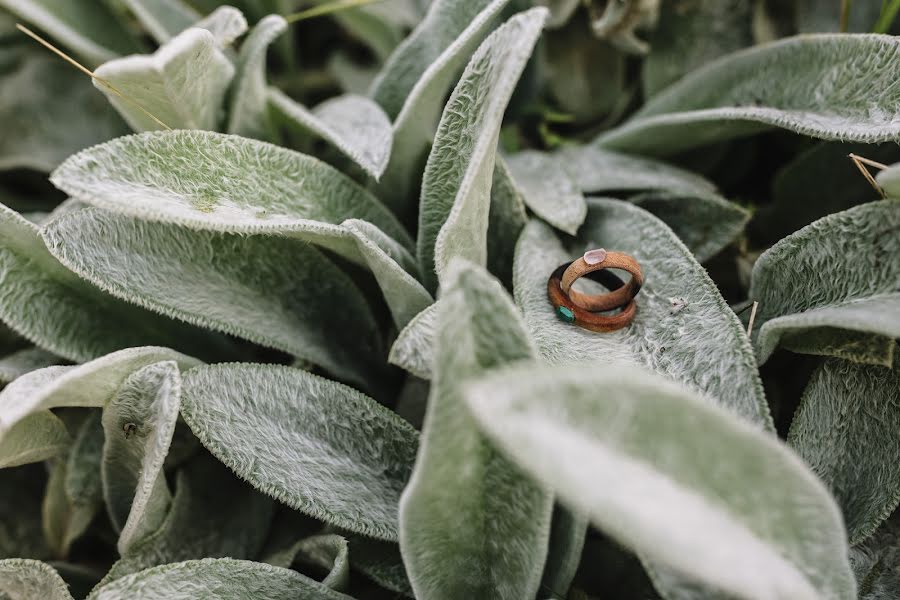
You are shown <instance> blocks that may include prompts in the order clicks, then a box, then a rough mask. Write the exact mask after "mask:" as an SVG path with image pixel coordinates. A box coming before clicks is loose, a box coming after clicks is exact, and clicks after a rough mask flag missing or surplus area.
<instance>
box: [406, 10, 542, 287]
mask: <svg viewBox="0 0 900 600" xmlns="http://www.w3.org/2000/svg"><path fill="white" fill-rule="evenodd" d="M546 17H547V11H546V9H544V8H535V9H532V10H529V11H527V12H524V13H520V14H518V15H516V16H514V17H512V18H511V19H510V20H509V21H507V22H506V23H505V24H503V25H502V26H501V27H500V28H498V29H497V30H496V31H495V32H494V33H492V34H491V35H490V36H488V38H487V39H486V40H485V41H484V42H483V43H482V45H481V46H479V48H478V50H477V51H476V52H475V54H474V55H473V56H472V59H471V60H470V61H469V64H468V66H466V70H465V71H464V72H463V74H462V77H461V78H460V80H459V83H457V84H456V88H455V89H454V90H453V93H452V94H451V96H450V100H449V101H448V102H447V105H446V106H445V107H444V114H443V115H442V116H441V122H440V124H439V125H438V131H437V134H436V135H435V140H434V145H433V146H432V149H431V154H430V155H429V156H428V163H427V165H426V166H425V174H424V176H423V181H422V197H421V203H420V207H419V237H418V240H417V243H418V248H417V250H418V258H419V265H420V267H421V269H422V277H423V280H424V282H425V283H426V287H428V288H430V289H432V290H434V289H437V285H438V280H439V279H440V276H441V274H442V273H443V272H444V271H445V270H446V268H447V265H448V264H449V262H450V260H451V259H453V258H455V257H459V258H465V259H467V260H471V261H473V262H475V263H476V264H481V265H484V264H486V261H487V226H488V213H489V210H490V188H491V181H492V177H493V173H494V162H495V154H496V151H497V139H498V136H499V134H500V124H501V121H502V119H503V113H504V111H505V110H506V106H507V103H508V102H509V98H510V96H511V95H512V92H513V88H514V87H515V84H516V82H517V81H518V79H519V76H520V75H521V73H522V70H523V69H524V68H525V63H526V62H527V60H528V58H529V56H530V55H531V51H532V49H533V47H534V44H535V43H536V41H537V38H538V36H539V35H540V32H541V28H542V27H543V24H544V20H545V19H546Z"/></svg>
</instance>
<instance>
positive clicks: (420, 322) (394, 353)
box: [388, 302, 440, 379]
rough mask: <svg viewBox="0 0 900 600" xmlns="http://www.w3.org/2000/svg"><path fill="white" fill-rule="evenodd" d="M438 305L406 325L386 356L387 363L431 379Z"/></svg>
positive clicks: (432, 306) (424, 311)
mask: <svg viewBox="0 0 900 600" xmlns="http://www.w3.org/2000/svg"><path fill="white" fill-rule="evenodd" d="M438 304H440V302H436V303H434V304H432V305H431V306H429V307H428V308H426V309H425V310H423V311H422V312H420V313H419V314H417V315H416V316H415V317H413V319H412V320H411V321H410V322H409V323H407V325H406V327H404V328H403V329H402V330H401V331H400V334H399V335H398V336H397V339H396V340H394V344H393V346H391V352H390V354H389V355H388V362H390V363H391V364H394V365H397V366H398V367H402V368H403V369H406V370H407V371H409V372H410V373H412V374H413V375H415V376H416V377H421V378H422V379H431V374H432V370H433V367H432V361H433V360H434V347H433V342H434V339H435V338H436V337H437V311H438Z"/></svg>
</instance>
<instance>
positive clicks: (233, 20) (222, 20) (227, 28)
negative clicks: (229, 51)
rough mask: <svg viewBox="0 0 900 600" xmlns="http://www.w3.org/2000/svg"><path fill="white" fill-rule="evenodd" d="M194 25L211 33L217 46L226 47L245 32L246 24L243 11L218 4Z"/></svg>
mask: <svg viewBox="0 0 900 600" xmlns="http://www.w3.org/2000/svg"><path fill="white" fill-rule="evenodd" d="M165 1H171V0H165ZM194 27H197V28H199V29H205V30H207V31H208V32H210V33H211V34H212V35H213V38H215V40H216V44H218V46H219V48H226V47H227V46H229V45H230V44H231V43H232V42H234V40H236V39H238V38H239V37H241V36H242V35H244V34H245V33H246V32H247V28H248V25H247V19H246V18H245V17H244V13H242V12H241V11H239V10H238V9H236V8H234V7H233V6H219V7H217V8H216V9H215V10H214V11H212V12H211V13H209V14H208V15H207V16H205V17H203V18H202V19H200V20H199V21H197V22H196V23H194Z"/></svg>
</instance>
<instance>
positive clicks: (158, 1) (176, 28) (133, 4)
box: [123, 0, 200, 44]
mask: <svg viewBox="0 0 900 600" xmlns="http://www.w3.org/2000/svg"><path fill="white" fill-rule="evenodd" d="M123 3H124V4H125V5H126V6H127V7H128V9H129V10H130V11H131V12H132V13H134V16H135V17H137V19H138V21H139V22H140V24H141V26H142V27H143V29H144V30H145V31H146V32H147V33H149V34H150V35H152V36H153V39H155V40H156V41H157V42H159V43H160V44H165V43H166V42H168V41H169V40H170V39H172V38H173V37H175V36H176V35H178V34H179V33H181V32H182V31H184V30H185V29H187V28H188V27H190V26H191V25H193V24H194V23H196V22H197V21H199V20H200V13H198V12H197V11H195V10H194V9H193V8H191V7H190V6H189V5H188V4H186V3H185V2H182V0H124V1H123Z"/></svg>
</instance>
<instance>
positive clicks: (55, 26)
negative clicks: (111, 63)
mask: <svg viewBox="0 0 900 600" xmlns="http://www.w3.org/2000/svg"><path fill="white" fill-rule="evenodd" d="M0 7H2V8H5V9H6V10H8V11H9V12H11V13H13V14H14V15H16V16H18V17H19V18H21V19H23V20H24V21H27V22H28V23H31V24H33V25H36V26H37V27H39V28H40V29H42V30H44V31H46V32H47V33H48V34H50V35H51V36H52V37H53V38H54V39H55V40H56V41H58V42H59V43H61V44H62V45H63V46H65V47H67V48H69V49H70V50H72V51H73V52H74V53H75V54H78V55H79V56H81V57H82V58H84V59H85V60H87V61H89V62H91V63H95V64H94V65H89V66H96V63H99V62H103V61H105V60H110V59H111V58H115V57H116V56H117V55H119V54H125V53H127V52H134V51H136V50H138V45H137V42H136V41H135V40H134V39H133V38H132V37H131V35H130V34H128V33H127V31H126V29H125V28H124V27H123V26H122V25H121V24H120V23H119V22H118V20H117V19H116V17H115V16H114V14H113V13H112V11H111V10H109V8H108V7H107V6H106V4H105V3H103V2H94V1H93V0H0Z"/></svg>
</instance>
